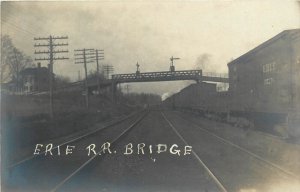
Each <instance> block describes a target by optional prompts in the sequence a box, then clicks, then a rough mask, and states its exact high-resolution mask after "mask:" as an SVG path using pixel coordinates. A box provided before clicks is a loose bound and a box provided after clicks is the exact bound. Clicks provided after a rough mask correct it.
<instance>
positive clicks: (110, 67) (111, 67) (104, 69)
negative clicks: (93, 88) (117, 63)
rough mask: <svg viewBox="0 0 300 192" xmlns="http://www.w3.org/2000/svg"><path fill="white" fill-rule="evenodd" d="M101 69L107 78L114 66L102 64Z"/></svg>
mask: <svg viewBox="0 0 300 192" xmlns="http://www.w3.org/2000/svg"><path fill="white" fill-rule="evenodd" d="M103 71H104V72H105V73H106V79H109V74H110V73H113V72H114V66H112V65H103Z"/></svg>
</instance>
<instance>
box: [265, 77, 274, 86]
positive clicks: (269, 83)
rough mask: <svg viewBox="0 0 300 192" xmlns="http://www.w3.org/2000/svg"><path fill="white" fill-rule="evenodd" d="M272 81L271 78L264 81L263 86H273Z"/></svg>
mask: <svg viewBox="0 0 300 192" xmlns="http://www.w3.org/2000/svg"><path fill="white" fill-rule="evenodd" d="M273 82H274V79H273V78H267V79H265V80H264V85H271V84H273Z"/></svg>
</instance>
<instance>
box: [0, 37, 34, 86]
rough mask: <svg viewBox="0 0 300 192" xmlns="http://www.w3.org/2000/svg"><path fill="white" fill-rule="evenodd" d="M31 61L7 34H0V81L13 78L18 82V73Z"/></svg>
mask: <svg viewBox="0 0 300 192" xmlns="http://www.w3.org/2000/svg"><path fill="white" fill-rule="evenodd" d="M31 65H33V61H32V59H31V58H30V57H29V56H26V55H25V54H24V53H23V52H22V51H20V50H18V49H17V48H16V47H15V46H14V45H13V43H12V40H11V38H10V37H9V36H8V35H4V36H1V77H0V80H1V83H4V82H8V81H10V80H15V81H16V82H17V83H18V82H19V78H20V77H19V73H20V71H22V70H23V69H25V68H26V67H28V66H31Z"/></svg>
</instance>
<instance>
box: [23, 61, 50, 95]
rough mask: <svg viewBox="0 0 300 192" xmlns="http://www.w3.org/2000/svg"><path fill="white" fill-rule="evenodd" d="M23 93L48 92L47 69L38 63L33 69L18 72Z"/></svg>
mask: <svg viewBox="0 0 300 192" xmlns="http://www.w3.org/2000/svg"><path fill="white" fill-rule="evenodd" d="M20 76H21V82H22V87H21V89H22V91H23V92H24V93H29V92H34V91H47V90H49V69H48V68H47V67H41V64H40V63H38V65H37V67H35V68H26V69H24V70H23V71H21V72H20Z"/></svg>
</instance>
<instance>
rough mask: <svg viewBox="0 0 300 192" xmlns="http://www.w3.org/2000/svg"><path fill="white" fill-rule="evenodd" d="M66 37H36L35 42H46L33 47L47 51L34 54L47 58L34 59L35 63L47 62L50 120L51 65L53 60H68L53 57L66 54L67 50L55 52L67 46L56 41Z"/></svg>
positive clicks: (51, 108)
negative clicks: (44, 48) (43, 55)
mask: <svg viewBox="0 0 300 192" xmlns="http://www.w3.org/2000/svg"><path fill="white" fill-rule="evenodd" d="M67 39H68V37H67V36H61V37H56V36H52V35H50V36H49V37H37V38H34V40H35V41H47V42H48V43H46V44H40V43H38V44H35V45H34V47H46V48H47V50H43V51H35V52H34V53H35V54H46V55H48V57H44V58H35V60H36V61H49V88H50V110H49V111H50V118H51V119H53V116H54V114H53V64H54V61H55V60H65V59H69V58H67V57H55V56H54V55H55V54H59V53H68V50H55V48H56V47H59V46H68V43H58V42H55V41H57V40H67Z"/></svg>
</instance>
